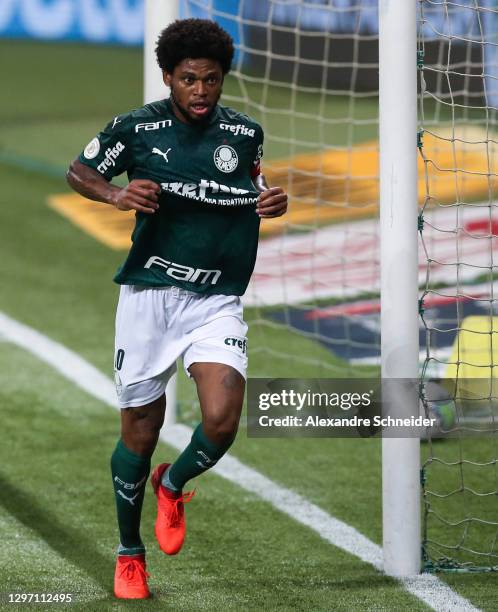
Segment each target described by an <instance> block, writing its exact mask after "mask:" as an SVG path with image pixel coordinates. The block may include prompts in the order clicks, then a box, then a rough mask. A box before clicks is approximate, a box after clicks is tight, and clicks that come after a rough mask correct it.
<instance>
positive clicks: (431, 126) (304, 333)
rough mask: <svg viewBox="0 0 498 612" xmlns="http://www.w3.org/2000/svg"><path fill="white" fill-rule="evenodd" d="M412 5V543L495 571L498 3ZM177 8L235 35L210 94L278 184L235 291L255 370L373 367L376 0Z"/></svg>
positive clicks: (188, 2)
mask: <svg viewBox="0 0 498 612" xmlns="http://www.w3.org/2000/svg"><path fill="white" fill-rule="evenodd" d="M414 1H415V0H414ZM416 1H417V4H418V7H419V52H418V56H417V57H414V62H417V63H418V67H419V76H420V78H419V88H420V107H419V109H420V110H419V122H420V131H419V134H418V145H419V151H420V156H419V166H418V168H419V204H420V216H419V230H420V237H421V239H420V249H419V262H418V263H419V286H420V303H419V306H420V313H421V318H420V371H421V380H422V385H421V399H422V404H423V406H424V407H425V409H426V410H427V411H429V412H431V413H436V414H437V416H438V419H439V424H440V427H439V429H443V430H444V431H445V432H450V434H451V435H446V437H444V438H443V439H439V437H438V438H437V439H436V438H434V439H432V432H429V433H428V435H429V440H428V442H427V443H426V444H424V445H423V446H422V453H423V462H424V464H423V493H424V497H423V502H424V509H425V521H424V534H423V535H424V541H423V556H424V560H425V567H426V569H445V568H446V569H447V568H470V567H472V568H477V567H485V568H490V567H494V566H495V565H497V562H496V551H495V543H496V538H497V536H498V521H497V517H498V513H497V512H496V503H497V502H496V500H497V495H498V489H497V483H498V477H497V459H496V457H497V450H496V448H497V444H496V439H495V435H494V430H493V429H494V408H493V397H494V395H496V393H495V392H494V391H493V386H492V385H491V382H490V381H492V378H493V374H494V370H493V366H494V363H495V355H496V356H497V357H498V348H497V349H495V346H496V347H498V342H497V340H496V337H495V336H494V333H495V332H494V326H495V321H497V324H498V320H496V319H495V318H494V305H495V299H494V274H495V268H494V253H495V249H496V248H498V242H497V241H496V235H497V234H498V230H497V231H495V230H496V228H498V221H495V215H494V209H495V205H494V193H493V192H494V183H495V172H494V159H495V157H494V155H495V144H496V136H495V121H496V119H495V117H496V108H497V107H498V56H497V49H498V47H497V43H498V39H497V35H496V34H495V33H497V32H498V19H497V17H498V14H497V13H498V9H497V8H496V2H495V0H455V1H446V0H437V1H436V0H416ZM181 16H182V17H207V18H211V19H215V20H216V21H218V22H219V23H220V24H221V25H222V26H223V27H225V29H227V30H228V31H229V32H230V33H231V34H232V36H233V37H234V40H235V44H236V57H235V62H234V70H233V72H232V74H231V76H230V77H229V78H228V79H227V81H226V83H225V86H224V95H223V99H222V101H223V102H224V103H225V104H227V105H230V106H233V107H235V108H237V109H240V110H241V111H243V112H245V113H247V114H248V115H251V116H252V117H254V118H255V119H256V120H258V121H259V122H260V123H261V125H262V126H263V129H264V131H265V147H264V163H263V170H264V173H265V174H266V176H267V177H268V179H269V183H270V184H271V185H279V186H281V187H283V188H284V189H286V190H287V192H288V193H289V196H290V202H291V206H290V211H289V213H288V214H287V215H286V216H285V217H282V218H280V219H275V220H265V221H263V222H262V226H261V242H260V247H259V254H258V262H257V265H256V270H255V273H254V276H253V279H252V282H251V284H250V287H249V289H248V291H247V293H246V295H245V296H244V301H245V308H246V318H247V319H248V322H249V323H250V330H251V332H250V342H249V354H250V372H249V373H250V375H251V376H263V377H264V376H270V377H279V376H283V377H291V376H295V377H299V378H305V377H315V378H316V377H359V376H369V375H376V376H377V375H379V372H380V265H379V254H380V247H379V243H380V232H379V218H378V213H379V211H378V201H379V178H378V168H379V146H378V88H379V85H378V68H379V67H378V0H258V2H253V1H252V0H183V1H182V3H181ZM399 44H402V41H401V40H400V43H399ZM400 103H402V101H401V100H400ZM415 138H416V135H414V142H415ZM497 327H498V325H497ZM441 379H443V380H444V379H446V380H449V381H453V386H451V385H449V384H446V383H441ZM467 379H469V380H471V381H474V383H475V381H476V380H477V381H478V382H477V383H475V384H474V386H472V384H471V391H469V390H468V388H467V386H465V385H464V386H463V387H462V383H463V382H464V381H465V380H467ZM486 385H487V386H486ZM469 393H472V394H473V395H471V398H470V399H471V401H470V402H468V401H466V400H468V399H469V398H468V397H467V396H468V395H469ZM462 394H463V396H465V397H464V399H465V401H462ZM493 394H494V395H493ZM476 398H478V399H479V400H482V401H475V400H476ZM476 429H477V430H478V431H477V433H479V437H475V436H474V437H472V436H471V435H470V434H471V433H476V432H475V430H476Z"/></svg>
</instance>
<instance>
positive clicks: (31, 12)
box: [0, 0, 144, 45]
mask: <svg viewBox="0 0 498 612" xmlns="http://www.w3.org/2000/svg"><path fill="white" fill-rule="evenodd" d="M143 24H144V2H143V0H81V1H78V0H0V37H5V38H36V39H43V40H72V41H87V42H93V43H111V44H122V45H141V44H142V41H143V33H144V27H143Z"/></svg>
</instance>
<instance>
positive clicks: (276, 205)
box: [250, 126, 287, 219]
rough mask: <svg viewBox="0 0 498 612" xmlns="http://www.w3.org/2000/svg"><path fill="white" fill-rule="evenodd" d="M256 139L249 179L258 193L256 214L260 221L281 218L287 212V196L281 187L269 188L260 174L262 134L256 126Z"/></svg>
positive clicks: (263, 176)
mask: <svg viewBox="0 0 498 612" xmlns="http://www.w3.org/2000/svg"><path fill="white" fill-rule="evenodd" d="M256 131H257V139H256V141H255V144H256V150H255V158H254V161H253V164H252V168H251V170H250V172H251V178H252V182H253V184H254V186H255V187H256V189H257V190H258V191H259V192H260V194H259V197H258V200H257V202H256V213H257V214H258V215H259V216H260V217H261V218H262V219H271V218H272V217H281V216H282V215H285V213H286V212H287V194H286V193H285V191H284V190H283V189H282V187H270V186H269V185H268V182H267V181H266V177H265V175H264V174H262V172H261V158H262V157H263V139H264V134H263V130H262V129H261V127H259V126H257V128H256Z"/></svg>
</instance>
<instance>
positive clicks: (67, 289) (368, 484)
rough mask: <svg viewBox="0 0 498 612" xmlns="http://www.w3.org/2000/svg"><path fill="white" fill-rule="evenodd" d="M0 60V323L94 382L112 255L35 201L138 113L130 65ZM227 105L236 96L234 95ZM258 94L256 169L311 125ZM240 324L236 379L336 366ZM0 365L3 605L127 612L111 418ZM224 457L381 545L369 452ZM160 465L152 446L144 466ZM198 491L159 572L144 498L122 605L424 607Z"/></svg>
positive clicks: (270, 448) (341, 106) (120, 54)
mask: <svg viewBox="0 0 498 612" xmlns="http://www.w3.org/2000/svg"><path fill="white" fill-rule="evenodd" d="M0 54H1V55H2V57H6V58H7V59H8V60H9V61H4V62H3V63H2V64H1V65H0V77H1V79H2V83H8V84H9V87H5V88H4V90H3V91H2V96H1V97H0V122H1V124H2V130H1V131H0V181H1V184H2V190H1V192H0V245H1V247H0V248H1V252H2V256H1V258H0V273H1V278H2V290H1V291H0V311H4V312H6V313H7V314H9V315H11V316H13V317H15V318H16V319H18V320H20V321H22V322H25V323H27V324H28V325H31V326H32V327H34V328H35V329H38V330H40V331H42V332H43V333H45V334H47V335H48V336H50V337H51V338H53V339H55V340H57V341H59V342H62V343H63V344H65V345H67V346H68V347H69V348H71V349H73V350H74V351H76V352H77V353H78V354H80V355H82V356H83V357H84V358H86V359H87V360H89V361H90V362H91V363H92V364H94V365H95V366H97V367H98V368H99V369H100V370H102V371H103V372H105V373H106V374H108V375H111V371H112V352H113V338H114V331H113V326H114V307H115V303H116V300H117V286H116V285H114V284H113V283H112V282H111V278H112V276H113V274H114V271H115V269H116V267H117V266H118V264H119V263H120V262H121V260H122V257H123V254H122V253H116V252H113V251H110V250H108V249H107V248H105V247H104V246H103V245H101V244H99V243H97V242H96V241H95V240H94V239H93V238H91V237H89V236H87V235H85V234H83V233H82V232H81V231H80V230H79V229H78V228H76V227H74V226H73V225H71V224H70V223H69V222H68V221H67V220H65V219H63V218H62V217H60V216H59V215H58V214H56V213H55V212H54V211H52V210H51V209H49V208H48V207H47V206H46V199H47V196H49V195H50V194H53V193H60V192H64V191H69V188H68V187H67V185H66V184H65V182H64V181H63V179H62V174H63V171H64V169H65V167H67V164H68V163H69V161H70V160H71V159H72V158H73V157H74V156H75V155H76V154H77V153H78V152H79V151H80V150H81V148H82V147H83V146H84V145H85V144H86V143H87V142H88V141H89V140H90V139H91V138H92V137H93V136H94V135H95V133H96V131H98V130H99V129H100V128H101V127H102V126H103V125H104V124H105V123H106V122H107V121H108V120H109V119H110V118H112V116H114V115H115V114H117V113H119V112H123V111H126V110H127V109H129V108H132V107H135V106H139V105H140V99H141V81H140V71H141V56H140V53H139V52H138V51H137V50H133V49H116V48H112V47H108V48H105V47H91V46H88V47H87V46H78V45H64V46H62V45H57V44H41V43H26V42H13V41H9V42H6V41H2V42H0ZM226 91H227V93H230V92H231V94H232V95H234V94H235V93H236V89H235V86H234V83H233V82H228V83H227V86H226ZM268 93H269V96H268V97H269V99H271V101H272V105H273V106H274V110H275V111H276V112H273V113H270V114H269V115H267V117H266V119H265V121H266V122H267V128H268V129H269V138H268V139H267V147H266V154H267V156H268V157H269V158H272V157H275V158H276V157H282V156H284V155H287V154H288V153H289V152H296V151H299V150H302V151H306V150H311V144H312V141H313V138H315V136H316V132H315V131H314V130H315V129H316V122H315V124H314V125H311V124H310V123H309V121H308V120H307V121H303V122H302V123H301V122H299V121H296V120H292V119H290V118H289V115H286V114H285V113H280V114H279V113H278V109H279V108H281V109H284V110H286V109H287V110H288V109H289V105H290V104H291V102H290V101H289V92H288V91H285V90H282V89H281V88H271V90H270V91H269V92H268ZM260 96H261V91H260V89H259V88H258V87H257V86H255V85H250V86H248V90H247V98H246V100H247V106H248V110H249V112H251V113H252V114H254V115H256V116H258V113H257V104H259V103H260V102H261V97H260ZM315 102H316V100H315V97H314V96H312V95H310V94H306V95H303V96H300V97H299V99H298V100H295V108H298V109H300V110H302V111H303V112H306V113H307V114H308V115H310V116H311V115H312V114H313V113H314V112H315V111H316V104H315ZM116 104H118V106H117V107H116ZM325 108H326V116H327V117H329V118H336V119H341V118H345V117H347V116H348V114H349V113H350V112H351V110H352V107H350V106H349V102H348V101H347V100H345V99H344V98H336V99H334V98H330V100H327V103H326V106H325ZM353 112H354V116H355V118H357V119H365V120H366V122H367V123H366V125H365V126H363V128H362V129H361V130H360V129H359V128H357V127H356V128H354V129H353V128H351V127H348V126H347V125H336V127H333V126H332V125H330V126H328V127H327V128H326V129H325V128H324V131H323V134H321V135H320V138H321V139H322V140H321V141H320V142H322V143H323V144H326V145H327V146H329V145H336V144H337V145H340V144H341V143H342V144H344V142H346V141H347V140H348V139H349V138H351V139H352V140H353V141H355V142H358V141H361V140H366V139H370V138H373V137H375V132H376V127H375V121H374V120H373V118H374V116H375V113H376V103H375V101H372V100H370V101H368V100H364V101H360V100H358V101H357V104H356V105H355V107H354V110H353ZM279 115H280V116H279ZM311 122H312V123H313V121H312V120H311ZM351 130H353V131H351ZM281 133H291V134H293V136H294V137H295V139H296V140H299V141H300V142H301V144H297V146H296V147H295V148H293V149H292V151H290V150H289V147H288V145H285V144H282V143H280V142H278V141H277V139H276V137H277V136H278V135H279V134H281ZM315 145H316V142H315ZM247 318H248V320H249V322H250V323H251V322H252V326H251V332H250V346H251V347H253V348H252V352H251V362H250V373H251V374H252V375H253V376H256V375H257V376H263V375H271V376H293V377H313V376H325V375H327V373H329V372H330V371H331V368H334V367H336V368H337V369H340V368H341V367H342V366H344V364H343V363H341V362H340V361H339V360H337V359H335V358H334V357H333V356H332V355H331V354H330V353H329V352H328V351H326V350H325V349H324V348H323V347H322V346H321V345H319V344H318V343H316V342H314V341H313V340H311V339H305V338H303V337H301V336H300V335H298V334H295V333H288V332H286V331H285V330H282V329H279V328H277V327H275V326H271V325H268V323H267V322H266V323H264V321H265V317H264V313H262V312H259V311H248V313H247ZM263 323H264V324H263ZM262 349H264V350H262ZM325 364H326V365H325ZM0 368H1V372H2V386H1V388H0V411H1V416H2V432H3V438H2V441H3V443H2V445H1V446H0V460H1V465H2V468H1V469H0V478H1V482H0V486H1V487H2V495H1V496H0V507H1V510H0V537H1V538H2V542H3V543H4V545H3V546H2V547H0V551H1V552H0V558H1V560H2V567H3V568H5V567H7V568H8V569H7V571H6V572H4V574H3V575H2V591H3V592H8V591H9V590H16V591H19V590H23V589H29V590H33V591H35V590H36V591H37V592H42V591H44V592H47V591H50V590H53V589H57V590H64V591H69V592H71V591H72V592H74V593H77V594H79V598H80V603H78V604H77V605H76V606H75V607H76V609H82V610H106V609H116V610H121V609H125V608H126V609H127V608H129V607H130V606H129V605H124V604H121V603H117V602H114V601H113V600H112V597H111V595H110V591H109V589H110V585H111V583H112V572H113V563H114V547H115V544H116V532H115V525H114V519H113V513H114V509H113V500H112V489H111V486H110V477H109V474H108V465H107V464H108V458H109V455H110V453H111V451H112V448H113V446H114V444H115V441H116V438H117V433H118V428H119V426H118V415H117V414H116V413H114V412H113V411H112V410H111V409H110V408H108V407H106V406H103V405H102V404H100V403H99V402H97V401H95V400H94V399H92V398H91V397H89V396H88V395H86V394H85V393H83V392H82V391H80V390H78V389H76V388H75V387H74V386H73V385H71V384H69V383H68V382H67V381H64V380H63V379H61V378H60V377H59V376H57V375H56V374H55V373H54V372H53V371H51V370H50V369H49V368H47V367H46V366H45V365H43V364H41V363H40V362H39V361H37V360H36V359H34V358H33V357H31V356H29V355H28V354H26V353H24V352H23V351H20V350H19V349H16V348H14V347H12V346H10V345H7V344H1V343H0ZM358 373H361V372H360V371H358V372H357V374H358ZM178 392H179V397H180V398H181V401H182V406H183V407H184V413H185V416H186V417H188V419H189V420H192V421H193V420H195V419H196V418H198V408H197V405H196V402H195V389H194V386H193V385H192V383H191V382H190V381H188V380H187V379H186V378H185V376H183V375H182V376H180V377H179V390H178ZM233 453H234V454H235V455H236V456H237V457H239V458H240V459H241V460H243V461H244V462H245V463H247V464H248V465H251V466H253V467H255V468H256V469H258V470H260V471H261V472H262V473H264V474H265V475H267V476H268V477H270V478H273V479H274V480H275V481H277V482H278V483H280V484H283V485H285V486H288V487H290V488H291V489H293V490H295V491H297V492H299V493H301V494H303V495H305V496H306V497H308V498H309V499H310V500H311V501H312V502H314V503H316V504H318V505H319V506H320V507H322V508H323V509H324V510H326V511H328V512H330V513H332V514H333V515H335V516H337V517H339V518H341V519H342V520H344V521H347V522H348V523H349V524H351V525H353V526H354V527H356V528H357V529H359V530H360V531H361V532H362V533H364V534H365V535H366V536H368V537H369V538H371V539H372V540H374V541H375V542H377V543H379V544H380V543H381V499H380V495H381V493H380V491H381V489H380V444H379V441H377V440H330V439H306V440H303V439H297V440H296V439H293V440H288V439H278V440H268V439H263V440H261V439H248V438H247V436H246V434H245V432H244V431H241V434H240V435H239V437H238V439H237V441H236V443H235V445H234V447H233ZM171 455H172V451H171V449H168V448H167V447H165V446H161V447H160V449H158V452H157V456H158V458H159V457H163V456H166V457H168V456H171ZM199 482H200V484H199V489H200V490H199V494H198V497H197V498H196V500H195V503H194V502H193V503H192V504H191V506H190V507H189V510H188V511H189V521H190V527H189V536H188V537H189V540H188V546H186V549H185V550H184V551H183V552H182V554H181V555H180V556H179V557H178V558H174V559H166V558H165V557H164V556H162V555H160V554H159V552H158V551H157V549H156V548H155V546H154V545H153V536H152V520H153V504H152V501H153V500H152V496H151V494H150V491H149V492H148V494H147V499H146V510H145V517H144V536H145V538H146V540H147V542H148V543H149V544H150V545H151V547H150V553H149V561H150V570H151V573H152V576H153V578H152V587H153V589H154V590H155V591H156V593H157V597H156V599H154V600H153V601H151V602H147V603H138V604H133V607H134V608H136V609H144V610H145V609H147V610H148V609H155V608H157V609H170V608H171V609H173V608H175V609H184V610H192V609H199V610H211V609H213V610H214V609H217V610H218V609H239V610H251V609H254V610H256V609H258V610H261V609H263V610H273V609H281V610H289V609H295V610H300V609H302V610H305V609H306V610H309V609H313V610H330V609H334V610H344V611H346V610H352V609H354V610H422V609H425V607H424V606H423V605H422V604H420V603H419V602H417V601H416V600H415V599H414V598H413V597H411V596H409V595H407V594H406V593H405V592H404V591H403V590H402V589H401V588H400V587H399V585H398V584H397V583H396V582H394V581H392V580H390V579H388V578H385V577H383V576H381V575H380V574H378V573H376V572H375V571H374V570H373V569H372V568H371V567H369V566H367V565H365V564H363V563H361V562H360V561H358V560H357V559H355V558H353V557H351V556H349V555H347V554H346V553H343V552H341V551H338V550H336V549H334V548H333V547H332V546H331V545H329V544H327V543H326V542H324V541H323V540H321V539H320V538H319V537H318V536H317V535H316V534H314V533H313V532H311V531H310V530H308V529H306V528H304V527H301V526H299V525H298V524H296V523H294V522H293V521H292V520H291V519H289V518H286V517H285V516H283V515H281V514H280V513H278V512H277V511H276V510H274V509H272V508H271V507H270V506H269V505H268V504H265V503H262V502H261V501H259V500H258V499H257V498H255V497H254V496H252V495H249V494H247V493H245V492H243V491H242V490H240V489H238V488H237V487H235V486H234V485H231V484H228V483H227V482H224V481H222V480H221V479H219V478H218V477H216V476H213V475H209V474H208V475H206V476H205V477H203V479H202V481H199ZM444 579H445V580H447V581H448V582H449V583H451V584H452V586H453V587H454V588H455V589H456V590H457V591H459V592H461V593H462V594H464V595H465V596H466V597H469V598H470V599H471V600H472V601H473V602H474V603H476V604H477V605H479V606H481V607H482V608H483V609H489V610H492V609H494V608H495V591H496V586H497V581H498V576H496V575H486V576H479V577H475V576H448V577H445V578H444Z"/></svg>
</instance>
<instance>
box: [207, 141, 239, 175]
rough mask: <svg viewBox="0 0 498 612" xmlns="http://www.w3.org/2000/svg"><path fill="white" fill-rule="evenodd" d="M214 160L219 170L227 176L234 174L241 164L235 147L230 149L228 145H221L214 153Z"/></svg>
mask: <svg viewBox="0 0 498 612" xmlns="http://www.w3.org/2000/svg"><path fill="white" fill-rule="evenodd" d="M213 159H214V165H215V166H216V167H217V168H218V170H221V172H225V173H226V174H228V173H229V172H233V171H234V170H235V168H236V167H237V166H238V164H239V157H238V155H237V152H236V151H235V149H234V148H233V147H229V146H228V145H221V147H218V148H217V149H216V151H215V152H214V156H213Z"/></svg>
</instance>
